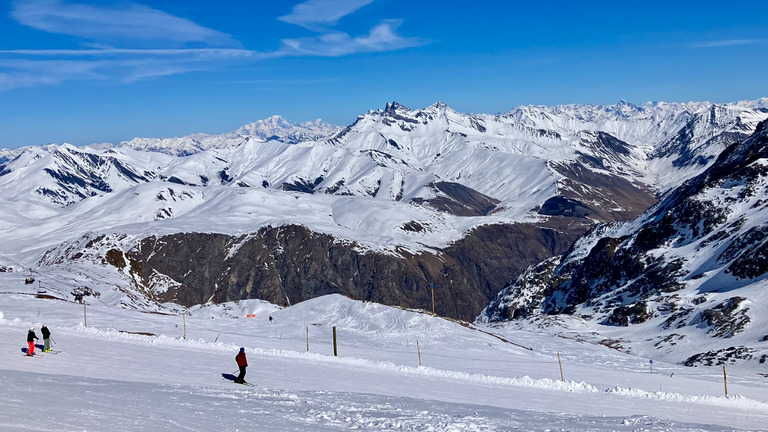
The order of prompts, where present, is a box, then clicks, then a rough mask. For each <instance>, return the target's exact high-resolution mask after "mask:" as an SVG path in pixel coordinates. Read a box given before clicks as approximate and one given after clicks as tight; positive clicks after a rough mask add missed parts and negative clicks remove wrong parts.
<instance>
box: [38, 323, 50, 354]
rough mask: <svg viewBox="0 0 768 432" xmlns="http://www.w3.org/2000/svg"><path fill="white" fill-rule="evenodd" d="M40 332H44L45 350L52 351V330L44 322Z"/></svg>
mask: <svg viewBox="0 0 768 432" xmlns="http://www.w3.org/2000/svg"><path fill="white" fill-rule="evenodd" d="M40 333H42V334H43V352H50V351H51V331H50V330H48V327H46V326H45V324H43V327H42V328H41V329H40Z"/></svg>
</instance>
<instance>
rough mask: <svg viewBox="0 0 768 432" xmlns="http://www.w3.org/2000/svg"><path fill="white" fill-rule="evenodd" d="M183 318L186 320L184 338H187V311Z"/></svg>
mask: <svg viewBox="0 0 768 432" xmlns="http://www.w3.org/2000/svg"><path fill="white" fill-rule="evenodd" d="M181 320H182V321H183V322H184V336H183V337H184V340H187V313H186V312H184V314H182V315H181Z"/></svg>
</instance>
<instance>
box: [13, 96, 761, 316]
mask: <svg viewBox="0 0 768 432" xmlns="http://www.w3.org/2000/svg"><path fill="white" fill-rule="evenodd" d="M766 102H768V101H767V100H766V99H761V100H757V101H748V102H739V103H733V104H725V105H720V104H711V103H660V102H658V103H647V104H643V105H633V104H629V103H625V102H622V103H619V104H617V105H612V106H592V105H568V106H558V107H541V106H524V107H518V108H515V109H513V110H511V111H509V112H507V113H503V114H495V115H491V114H463V113H458V112H456V111H454V110H452V109H451V108H450V107H448V106H446V105H445V104H442V103H436V104H434V105H431V106H429V107H426V108H424V109H410V108H407V107H404V106H402V105H400V104H398V103H396V102H393V103H388V104H387V105H386V106H385V107H384V109H380V110H375V111H369V112H367V113H365V114H363V115H360V116H359V117H358V118H357V120H356V121H355V122H354V123H352V124H351V125H349V126H347V127H345V128H341V127H336V126H332V125H327V124H325V123H323V122H321V121H316V122H309V123H304V124H296V123H291V122H288V121H286V120H284V119H281V118H279V117H272V118H270V119H267V120H262V121H260V122H256V123H253V124H250V125H246V126H244V127H242V128H241V129H239V130H238V131H235V132H232V133H228V134H223V135H194V136H189V137H183V138H173V139H134V140H132V141H129V142H123V143H119V144H116V145H112V146H87V147H75V146H71V145H67V144H63V145H54V144H50V145H46V146H41V147H26V148H20V149H14V150H2V151H0V215H2V224H3V225H2V230H1V231H2V234H1V235H0V267H2V268H5V269H9V270H16V271H22V270H23V271H27V270H26V269H30V268H31V269H34V270H35V271H37V272H39V273H42V272H54V271H55V272H56V273H57V274H59V273H60V272H64V273H66V272H72V273H73V274H81V275H85V274H88V273H89V271H90V270H88V269H89V268H92V267H94V266H96V267H98V266H111V267H110V268H113V271H114V272H116V274H117V275H119V276H120V277H121V278H122V280H123V283H124V284H125V286H126V287H127V288H126V289H133V290H135V291H136V292H137V293H139V294H137V295H140V296H143V297H144V298H147V299H150V300H156V301H176V302H179V303H183V304H195V303H204V302H206V301H209V300H214V301H226V300H234V299H237V298H263V299H267V300H270V301H272V302H275V303H283V302H288V303H290V302H294V301H299V300H303V299H307V298H311V297H314V296H317V295H322V294H328V293H332V292H340V293H343V294H347V295H350V296H352V297H354V298H359V299H364V300H372V301H378V302H381V303H388V304H397V305H403V306H409V307H422V308H425V309H428V308H430V306H431V300H432V292H433V291H434V293H435V294H434V296H435V297H436V302H435V303H436V306H435V308H436V311H437V313H439V314H443V315H448V316H453V317H458V318H464V319H471V318H474V317H475V316H476V315H477V313H478V312H479V311H480V310H481V309H482V308H483V307H485V306H486V305H487V303H488V301H489V300H491V299H492V298H494V297H495V296H496V294H497V293H498V292H499V290H501V289H502V288H503V287H504V286H506V285H507V284H508V283H509V282H510V281H512V280H514V279H515V278H516V277H517V276H518V275H519V274H520V273H521V272H522V271H523V270H524V269H525V267H527V266H528V265H530V264H535V263H538V262H540V261H541V260H543V259H546V258H549V257H551V256H554V255H558V254H560V253H563V252H565V251H566V250H567V249H568V247H569V246H570V245H571V243H572V242H573V241H574V240H575V239H576V237H577V236H578V235H581V234H582V233H584V232H586V231H587V230H589V229H591V228H592V227H593V226H594V225H595V224H596V223H601V222H615V221H624V220H630V219H632V218H634V217H637V216H638V215H640V214H641V213H642V212H644V211H645V210H646V209H647V208H648V207H649V206H651V205H653V204H654V203H655V202H656V201H657V197H658V196H660V195H662V194H664V193H668V191H670V190H673V189H674V188H676V187H678V186H680V185H681V184H683V182H684V181H686V180H688V179H691V178H694V177H695V176H697V175H699V174H701V173H702V172H704V171H705V170H706V169H708V168H709V167H710V166H712V164H713V163H714V161H715V159H716V157H717V156H718V155H719V154H720V153H721V152H722V151H723V150H724V149H726V148H727V147H728V146H729V145H731V144H733V143H735V142H739V141H741V140H743V139H745V138H746V137H748V136H749V135H750V134H752V132H753V131H754V130H755V128H756V126H757V124H758V123H759V122H760V121H762V120H764V119H766V118H768V109H767V108H766V105H767V104H766ZM65 269H66V270H65ZM91 283H93V282H91ZM137 298H138V297H137ZM137 301H138V300H137Z"/></svg>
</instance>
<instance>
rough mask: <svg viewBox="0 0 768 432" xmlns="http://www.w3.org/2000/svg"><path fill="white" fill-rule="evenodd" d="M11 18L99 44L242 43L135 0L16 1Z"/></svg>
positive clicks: (28, 24) (36, 27)
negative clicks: (92, 0)
mask: <svg viewBox="0 0 768 432" xmlns="http://www.w3.org/2000/svg"><path fill="white" fill-rule="evenodd" d="M11 17H12V18H13V19H15V20H16V21H18V22H19V23H20V24H23V25H26V26H29V27H32V28H35V29H38V30H43V31H46V32H49V33H56V34H63V35H69V36H75V37H78V38H82V39H85V40H86V41H91V42H94V43H97V44H104V43H107V44H115V45H117V46H136V44H143V43H146V42H151V43H152V44H153V45H157V44H163V45H170V46H184V45H185V44H190V43H194V44H200V45H203V46H239V44H238V43H237V42H236V41H235V40H234V39H233V38H232V37H231V36H229V35H227V34H224V33H221V32H218V31H216V30H212V29H209V28H206V27H203V26H200V25H198V24H196V23H194V22H192V21H189V20H187V19H184V18H180V17H177V16H173V15H170V14H167V13H165V12H163V11H160V10H157V9H152V8H150V7H147V6H143V5H139V4H134V3H127V4H126V3H121V4H120V6H114V7H97V6H92V5H89V4H78V3H64V2H62V1H60V0H16V1H14V2H13V4H12V9H11Z"/></svg>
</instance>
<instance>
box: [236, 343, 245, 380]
mask: <svg viewBox="0 0 768 432" xmlns="http://www.w3.org/2000/svg"><path fill="white" fill-rule="evenodd" d="M235 361H236V362H237V367H239V368H240V375H238V376H237V379H236V380H235V382H236V383H238V384H245V368H247V367H248V360H247V359H246V358H245V348H240V352H239V353H237V355H236V356H235Z"/></svg>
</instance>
